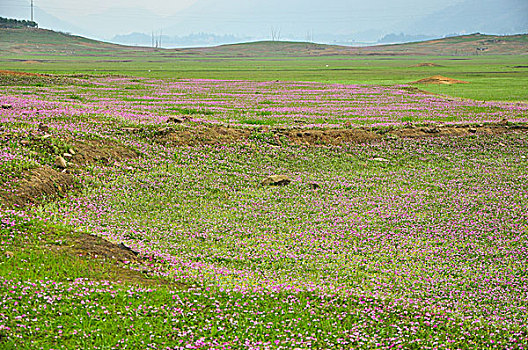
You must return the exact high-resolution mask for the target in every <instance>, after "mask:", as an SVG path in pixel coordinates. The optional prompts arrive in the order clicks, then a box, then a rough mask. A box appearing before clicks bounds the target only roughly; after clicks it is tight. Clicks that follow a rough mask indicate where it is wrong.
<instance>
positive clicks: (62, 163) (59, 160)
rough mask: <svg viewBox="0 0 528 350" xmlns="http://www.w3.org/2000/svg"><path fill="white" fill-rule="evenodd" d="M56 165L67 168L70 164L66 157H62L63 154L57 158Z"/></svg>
mask: <svg viewBox="0 0 528 350" xmlns="http://www.w3.org/2000/svg"><path fill="white" fill-rule="evenodd" d="M55 165H56V166H58V167H61V168H66V167H67V166H68V163H66V159H64V158H62V157H61V156H58V157H57V158H56V159H55Z"/></svg>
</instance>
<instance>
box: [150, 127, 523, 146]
mask: <svg viewBox="0 0 528 350" xmlns="http://www.w3.org/2000/svg"><path fill="white" fill-rule="evenodd" d="M515 131H528V124H525V123H510V122H508V121H503V122H499V123H485V124H448V125H446V124H439V123H437V124H431V125H425V126H415V125H412V124H409V125H405V126H402V127H358V128H342V129H300V128H298V129H287V128H275V129H272V128H267V127H258V128H251V129H250V128H244V129H237V128H233V127H225V126H203V125H202V126H197V127H193V126H188V127H186V128H184V129H174V128H162V129H160V131H159V132H158V137H157V140H158V141H159V142H162V143H166V144H170V145H173V146H196V145H214V144H233V143H237V142H246V141H250V140H251V139H259V137H255V136H257V135H258V134H262V135H266V136H267V135H273V136H272V137H271V138H269V137H268V141H273V143H275V144H280V143H282V142H284V141H287V142H288V143H290V144H293V145H305V146H317V145H333V146H337V145H343V144H347V143H367V142H373V141H379V140H381V139H384V138H391V137H392V138H424V137H449V136H468V135H496V134H503V133H509V132H515ZM260 139H264V137H263V138H260Z"/></svg>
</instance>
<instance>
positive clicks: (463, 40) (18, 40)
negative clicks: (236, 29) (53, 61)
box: [0, 28, 528, 62]
mask: <svg viewBox="0 0 528 350" xmlns="http://www.w3.org/2000/svg"><path fill="white" fill-rule="evenodd" d="M146 37H148V36H146ZM0 52H6V53H7V52H11V53H14V52H16V53H18V54H20V53H22V52H23V53H26V54H28V55H29V54H38V55H41V54H43V53H47V54H50V55H59V56H61V55H64V56H71V55H73V54H78V55H81V56H82V55H88V56H90V57H96V56H100V57H101V56H105V57H106V59H108V60H112V59H115V60H116V62H121V60H123V59H124V58H126V57H137V53H138V52H149V53H152V54H153V55H158V54H159V55H161V56H160V57H173V58H177V57H187V58H189V57H193V58H195V59H201V58H205V57H214V58H219V57H225V58H233V57H236V58H241V57H247V58H250V57H314V56H336V55H340V56H388V55H389V56H417V55H420V56H421V55H458V56H469V55H477V54H478V55H490V54H491V55H493V54H506V55H526V54H527V53H528V35H513V36H491V35H481V34H474V35H466V36H457V37H452V38H445V39H437V40H431V41H425V42H418V43H410V44H398V45H377V46H370V47H350V46H336V45H321V44H313V43H301V42H285V41H275V42H271V41H261V42H252V43H244V44H232V45H221V46H216V47H206V48H185V49H182V48H179V49H152V48H148V47H132V46H128V47H127V46H120V45H116V44H110V43H105V42H101V41H96V40H90V39H86V38H83V37H80V36H74V35H67V34H63V33H57V32H53V31H50V30H43V29H33V28H21V29H1V28H0ZM37 57H38V56H35V60H37V59H38V58H37ZM153 57H154V56H153ZM99 62H101V61H99Z"/></svg>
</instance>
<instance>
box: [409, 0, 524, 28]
mask: <svg viewBox="0 0 528 350" xmlns="http://www.w3.org/2000/svg"><path fill="white" fill-rule="evenodd" d="M403 31H404V32H406V33H408V34H419V33H426V34H429V35H440V36H444V35H446V34H448V33H475V32H480V33H489V34H515V33H528V1H527V0H501V1H497V0H466V1H463V2H461V3H458V4H456V5H454V6H449V7H447V8H445V9H444V10H441V11H437V12H434V13H432V14H431V15H429V16H425V17H423V18H420V19H419V20H417V21H415V22H413V23H411V25H408V26H407V27H405V28H403Z"/></svg>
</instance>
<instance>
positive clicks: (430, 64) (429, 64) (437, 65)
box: [410, 62, 443, 68]
mask: <svg viewBox="0 0 528 350" xmlns="http://www.w3.org/2000/svg"><path fill="white" fill-rule="evenodd" d="M410 67H411V68H415V67H443V66H442V65H440V64H436V63H431V62H424V63H418V64H415V65H413V66H410Z"/></svg>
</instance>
